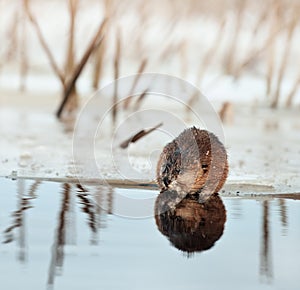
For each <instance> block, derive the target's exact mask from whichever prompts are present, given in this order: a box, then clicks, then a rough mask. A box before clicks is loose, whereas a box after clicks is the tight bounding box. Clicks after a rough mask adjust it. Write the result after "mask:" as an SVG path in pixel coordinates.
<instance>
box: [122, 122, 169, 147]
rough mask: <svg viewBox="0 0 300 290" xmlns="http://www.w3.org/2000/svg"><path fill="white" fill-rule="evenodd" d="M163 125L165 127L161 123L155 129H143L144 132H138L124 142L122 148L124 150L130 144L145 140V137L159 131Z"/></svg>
mask: <svg viewBox="0 0 300 290" xmlns="http://www.w3.org/2000/svg"><path fill="white" fill-rule="evenodd" d="M162 125H163V123H159V124H158V125H156V126H155V127H152V128H150V129H148V130H145V129H143V130H141V131H139V132H137V133H136V134H134V135H133V136H131V137H130V138H128V139H126V140H125V141H124V142H122V143H121V144H120V147H121V148H123V149H125V148H127V147H128V146H129V144H130V143H134V142H136V141H137V140H139V139H141V138H143V137H144V136H146V135H148V134H150V133H151V132H153V131H155V130H156V129H158V128H159V127H161V126H162Z"/></svg>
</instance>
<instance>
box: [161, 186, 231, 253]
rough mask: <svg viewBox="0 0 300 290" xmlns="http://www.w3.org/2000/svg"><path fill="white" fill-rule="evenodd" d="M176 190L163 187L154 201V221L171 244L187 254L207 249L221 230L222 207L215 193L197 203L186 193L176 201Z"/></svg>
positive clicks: (223, 216) (223, 212) (224, 212)
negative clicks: (167, 189) (166, 189)
mask: <svg viewBox="0 0 300 290" xmlns="http://www.w3.org/2000/svg"><path fill="white" fill-rule="evenodd" d="M178 198H180V197H178V193H177V192H176V191H164V192H162V193H160V194H159V196H158V197H157V199H156V202H155V221H156V225H157V227H158V229H159V231H160V232H161V233H162V234H163V235H165V236H167V237H168V239H169V241H170V242H171V244H172V245H173V246H174V247H176V248H177V249H179V250H181V251H183V252H186V253H188V254H190V253H193V252H200V251H204V250H208V249H210V248H211V247H212V246H213V245H214V244H215V242H216V241H217V240H218V239H220V237H221V236H222V234H223V230H224V224H225V221H226V210H225V207H224V204H223V202H222V200H221V198H220V197H219V196H218V195H217V194H213V195H212V196H210V198H209V199H208V200H206V202H204V203H199V202H198V200H197V198H198V197H197V196H195V195H191V194H188V195H187V196H186V197H185V198H184V199H181V201H180V202H179V203H177V200H178Z"/></svg>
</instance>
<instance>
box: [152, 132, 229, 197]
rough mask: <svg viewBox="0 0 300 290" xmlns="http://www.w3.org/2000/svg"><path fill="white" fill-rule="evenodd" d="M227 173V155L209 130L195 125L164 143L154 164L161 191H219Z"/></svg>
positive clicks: (206, 194) (192, 192) (206, 192)
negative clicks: (155, 164)
mask: <svg viewBox="0 0 300 290" xmlns="http://www.w3.org/2000/svg"><path fill="white" fill-rule="evenodd" d="M227 175H228V161H227V154H226V150H225V148H224V146H223V144H222V143H221V142H220V141H219V139H218V138H217V137H216V136H215V135H214V134H213V133H211V132H208V131H206V130H200V129H197V128H195V127H192V128H189V129H186V130H185V131H183V132H182V133H181V134H180V135H179V136H178V137H177V138H175V139H174V140H173V141H172V142H170V143H169V144H167V145H166V146H165V147H164V149H163V151H162V153H161V155H160V158H159V161H158V164H157V183H158V186H159V188H160V190H161V191H164V190H175V191H177V192H178V193H179V194H183V195H186V194H188V193H191V194H194V193H202V194H204V195H205V196H209V195H211V194H213V193H216V192H218V191H219V190H220V189H221V188H222V186H223V185H224V183H225V181H226V178H227Z"/></svg>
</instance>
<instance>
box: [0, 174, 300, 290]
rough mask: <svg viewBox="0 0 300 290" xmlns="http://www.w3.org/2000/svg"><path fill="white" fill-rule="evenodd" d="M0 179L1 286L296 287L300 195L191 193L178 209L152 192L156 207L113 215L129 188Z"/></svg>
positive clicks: (144, 193) (299, 261)
mask: <svg viewBox="0 0 300 290" xmlns="http://www.w3.org/2000/svg"><path fill="white" fill-rule="evenodd" d="M0 183H1V189H2V190H1V194H0V229H1V236H0V238H1V245H0V288H1V289H31V290H34V289H85V288H87V289H124V290H125V289H164V290H166V289H172V290H176V289H214V290H215V289H228V290H229V289H230V290H232V289H289V290H292V289H299V285H300V275H299V269H300V201H298V200H293V199H272V200H263V199H260V200H254V199H251V200H250V199H240V198H237V197H232V198H222V199H219V198H215V200H214V201H212V202H211V203H210V204H208V205H207V206H204V207H203V206H202V207H200V206H198V205H197V204H196V203H195V202H194V201H192V200H190V201H187V202H186V203H184V204H181V207H180V208H178V209H177V211H176V215H172V214H164V211H160V210H161V209H164V206H165V205H164V200H157V201H156V212H159V213H161V215H158V216H156V218H155V217H154V216H153V215H152V216H150V217H148V218H140V219H133V218H125V217H120V216H118V215H115V214H114V213H116V212H118V213H119V212H120V211H121V208H122V203H121V201H120V200H121V199H120V196H122V195H123V196H126V194H136V196H137V194H138V192H133V193H132V190H124V189H123V190H122V189H114V190H107V189H105V188H100V187H95V188H93V187H90V188H88V189H87V190H88V191H85V190H84V189H83V188H81V187H80V186H77V185H76V184H63V183H52V182H43V183H40V182H35V181H29V180H28V181H22V180H17V181H11V180H8V179H2V180H0ZM135 191H137V190H135ZM151 196H152V197H156V196H157V192H155V191H145V190H144V191H142V192H141V193H140V195H139V197H140V198H141V197H142V198H145V197H151ZM153 200H155V199H153ZM148 207H149V208H148V209H147V211H148V213H151V212H153V213H154V208H155V204H154V202H153V203H152V204H151V205H150V206H149V205H148ZM158 207H159V209H158ZM149 215H151V214H149ZM84 287H85V288H84Z"/></svg>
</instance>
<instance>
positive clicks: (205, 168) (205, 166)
mask: <svg viewBox="0 0 300 290" xmlns="http://www.w3.org/2000/svg"><path fill="white" fill-rule="evenodd" d="M201 167H202V169H203V172H204V173H206V172H207V171H208V165H207V164H202V165H201Z"/></svg>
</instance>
